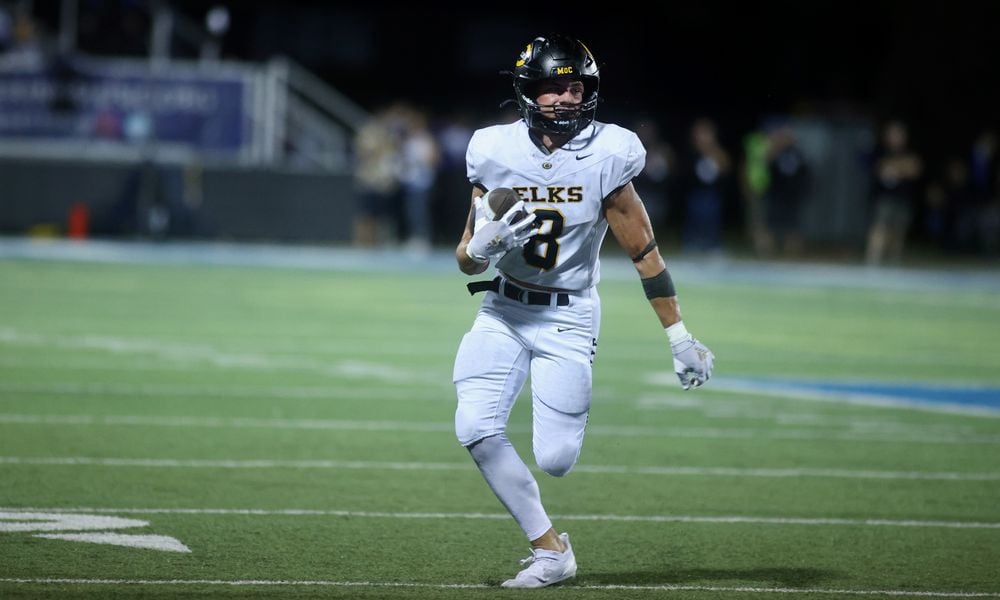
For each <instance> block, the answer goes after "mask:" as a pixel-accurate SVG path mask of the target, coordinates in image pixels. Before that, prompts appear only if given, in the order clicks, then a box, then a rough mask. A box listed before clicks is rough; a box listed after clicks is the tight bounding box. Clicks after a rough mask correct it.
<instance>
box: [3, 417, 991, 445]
mask: <svg viewBox="0 0 1000 600" xmlns="http://www.w3.org/2000/svg"><path fill="white" fill-rule="evenodd" d="M5 423H10V424H24V425H111V426H143V427H210V428H261V429H321V430H322V429H332V430H344V431H399V432H426V433H440V432H451V431H453V430H454V425H452V424H451V423H433V422H411V421H365V420H350V419H263V418H249V417H207V416H206V417H193V416H165V417H156V416H142V415H107V416H94V415H32V414H17V413H0V424H5ZM508 431H510V432H512V433H524V432H527V431H529V429H528V427H526V426H511V427H509V428H508ZM587 433H588V435H591V436H595V435H597V436H609V437H637V436H650V437H678V438H693V439H749V440H759V439H770V440H802V441H817V440H820V441H855V442H890V443H902V442H909V443H915V444H959V445H968V444H1000V435H988V434H985V435H974V434H955V435H935V434H933V433H930V432H926V431H921V430H917V431H906V432H900V431H893V432H883V431H874V432H865V431H841V432H838V431H816V429H815V428H809V429H766V428H760V429H747V428H736V427H654V426H629V425H624V426H619V425H593V426H590V427H588V428H587Z"/></svg>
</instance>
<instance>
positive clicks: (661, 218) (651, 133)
mask: <svg viewBox="0 0 1000 600" xmlns="http://www.w3.org/2000/svg"><path fill="white" fill-rule="evenodd" d="M635 132H636V134H637V135H638V136H639V141H641V142H642V145H643V146H644V147H645V148H646V166H645V168H643V170H642V172H641V173H639V175H638V176H637V177H636V178H635V180H634V184H635V189H636V192H638V194H639V197H640V198H642V203H643V204H645V205H646V212H647V213H648V214H649V221H650V223H652V225H653V228H654V229H658V228H660V227H662V226H663V225H664V224H665V223H666V220H667V213H668V211H669V208H670V204H669V195H668V190H669V186H670V177H671V175H672V174H673V169H674V166H675V161H676V159H675V157H674V151H673V149H672V148H671V147H670V144H668V143H667V142H666V141H665V140H664V139H663V138H662V137H661V136H660V127H659V125H658V124H657V123H656V121H654V120H652V119H650V118H648V117H644V118H641V119H640V120H639V122H638V125H637V126H636V128H635Z"/></svg>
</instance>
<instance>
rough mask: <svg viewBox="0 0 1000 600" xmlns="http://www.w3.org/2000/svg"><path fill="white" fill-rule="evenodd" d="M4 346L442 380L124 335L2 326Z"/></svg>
mask: <svg viewBox="0 0 1000 600" xmlns="http://www.w3.org/2000/svg"><path fill="white" fill-rule="evenodd" d="M0 344H7V345H12V346H29V347H39V348H60V349H67V350H96V351H102V352H108V353H111V354H116V355H127V356H129V357H135V356H152V357H155V358H157V359H163V360H166V361H170V362H174V363H184V364H189V365H190V364H195V365H198V366H211V367H219V368H227V369H229V368H235V369H253V370H291V371H307V372H314V373H319V374H322V375H328V376H333V377H346V378H363V379H375V380H379V381H389V382H397V383H415V382H426V383H433V382H436V381H439V380H440V378H438V377H434V376H431V375H429V374H427V373H423V372H419V371H416V370H409V369H401V368H399V367H396V366H394V365H391V364H386V363H376V362H368V361H359V360H323V359H318V358H313V357H308V356H288V355H270V354H260V353H256V352H230V351H225V350H219V349H217V348H213V347H211V346H204V345H198V344H190V343H178V342H171V341H167V340H160V339H153V338H120V337H112V336H106V335H97V334H84V335H78V336H58V335H44V334H38V333H26V332H22V331H19V330H17V329H12V328H0Z"/></svg>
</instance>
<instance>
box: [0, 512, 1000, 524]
mask: <svg viewBox="0 0 1000 600" xmlns="http://www.w3.org/2000/svg"><path fill="white" fill-rule="evenodd" d="M0 511H4V512H22V511H23V512H35V513H100V514H173V515H243V516H255V517H265V516H282V517H350V518H368V519H471V520H489V521H499V520H507V519H510V515H508V514H507V513H444V512H379V511H354V510H311V509H239V508H89V507H73V508H41V507H30V508H19V507H0ZM552 518H554V519H559V520H561V521H608V522H620V523H705V524H722V525H726V524H753V525H807V526H847V527H910V528H944V529H1000V522H983V521H922V520H918V519H838V518H807V517H762V516H754V515H719V516H711V515H552Z"/></svg>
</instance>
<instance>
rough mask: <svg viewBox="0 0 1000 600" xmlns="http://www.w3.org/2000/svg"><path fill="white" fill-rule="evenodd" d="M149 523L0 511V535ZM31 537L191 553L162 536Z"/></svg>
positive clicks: (95, 532) (121, 526) (140, 525)
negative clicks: (2, 533) (3, 533)
mask: <svg viewBox="0 0 1000 600" xmlns="http://www.w3.org/2000/svg"><path fill="white" fill-rule="evenodd" d="M148 525H149V521H140V520H138V519H123V518H121V517H108V516H103V515H101V516H98V515H93V514H82V515H81V514H72V513H67V512H62V511H56V512H41V511H23V510H11V511H5V510H3V509H0V532H6V533H23V532H37V531H74V532H79V531H94V530H97V529H132V528H134V527H146V526H148ZM32 537H37V538H46V539H50V540H66V541H70V542H88V543H91V544H107V545H111V546H126V547H129V548H146V549H149V550H160V551H163V552H191V549H190V548H188V547H187V546H185V545H184V544H183V543H181V542H180V540H177V539H174V538H172V537H169V536H165V535H128V534H124V533H108V532H107V531H94V532H93V533H35V534H34V535H33V536H32Z"/></svg>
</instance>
